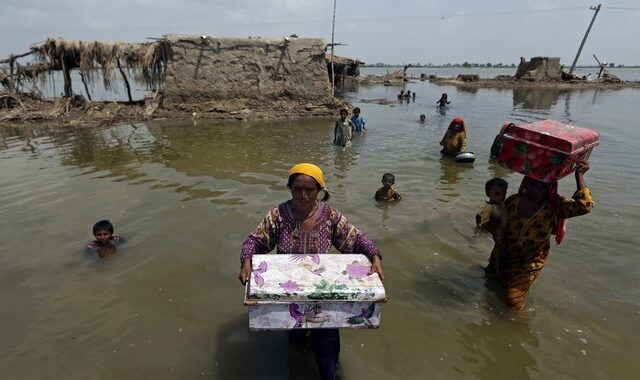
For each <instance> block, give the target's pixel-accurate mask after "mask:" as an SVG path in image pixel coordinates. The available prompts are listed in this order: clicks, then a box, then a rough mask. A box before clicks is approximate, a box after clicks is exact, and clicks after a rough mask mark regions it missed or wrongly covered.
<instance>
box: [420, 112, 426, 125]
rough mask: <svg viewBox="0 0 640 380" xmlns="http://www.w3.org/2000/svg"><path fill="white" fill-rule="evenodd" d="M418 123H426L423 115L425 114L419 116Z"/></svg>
mask: <svg viewBox="0 0 640 380" xmlns="http://www.w3.org/2000/svg"><path fill="white" fill-rule="evenodd" d="M419 121H420V122H421V123H424V122H425V121H427V115H425V114H421V115H420V120H419Z"/></svg>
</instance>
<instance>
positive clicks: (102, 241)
mask: <svg viewBox="0 0 640 380" xmlns="http://www.w3.org/2000/svg"><path fill="white" fill-rule="evenodd" d="M93 236H94V237H95V240H94V241H92V242H91V243H89V245H87V248H86V251H87V252H97V253H98V255H99V256H100V257H101V258H105V257H108V256H112V255H114V254H115V253H116V251H117V249H116V247H117V246H118V245H120V244H122V243H124V242H125V239H124V238H123V237H122V236H118V235H114V234H113V224H111V222H110V221H109V220H107V219H104V220H101V221H99V222H97V223H96V224H94V225H93Z"/></svg>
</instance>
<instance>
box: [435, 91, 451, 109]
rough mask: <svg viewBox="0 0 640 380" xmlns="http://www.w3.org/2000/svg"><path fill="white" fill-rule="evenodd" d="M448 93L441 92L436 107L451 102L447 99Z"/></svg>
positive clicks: (444, 105)
mask: <svg viewBox="0 0 640 380" xmlns="http://www.w3.org/2000/svg"><path fill="white" fill-rule="evenodd" d="M447 97H448V95H447V94H446V93H444V94H442V97H440V100H438V101H437V102H436V103H437V104H438V107H446V106H447V104H451V102H450V101H449V100H448V98H447Z"/></svg>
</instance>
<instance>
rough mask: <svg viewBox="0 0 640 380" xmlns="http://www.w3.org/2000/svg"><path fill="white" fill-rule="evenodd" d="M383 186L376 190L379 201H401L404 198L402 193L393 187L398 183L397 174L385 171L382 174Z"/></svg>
mask: <svg viewBox="0 0 640 380" xmlns="http://www.w3.org/2000/svg"><path fill="white" fill-rule="evenodd" d="M380 182H382V187H381V188H379V189H378V190H377V191H376V195H375V198H376V200H377V201H388V202H392V201H399V200H401V199H402V197H401V196H400V193H398V192H397V191H396V189H394V188H393V185H394V184H395V183H396V176H394V175H393V174H391V173H384V174H383V175H382V181H380Z"/></svg>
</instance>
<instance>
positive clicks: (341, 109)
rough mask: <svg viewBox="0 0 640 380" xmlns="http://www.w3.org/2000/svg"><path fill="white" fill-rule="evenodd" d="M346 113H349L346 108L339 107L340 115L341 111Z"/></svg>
mask: <svg viewBox="0 0 640 380" xmlns="http://www.w3.org/2000/svg"><path fill="white" fill-rule="evenodd" d="M343 112H344V113H346V114H347V115H348V114H349V111H347V109H346V108H340V114H341V115H342V113H343Z"/></svg>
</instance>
